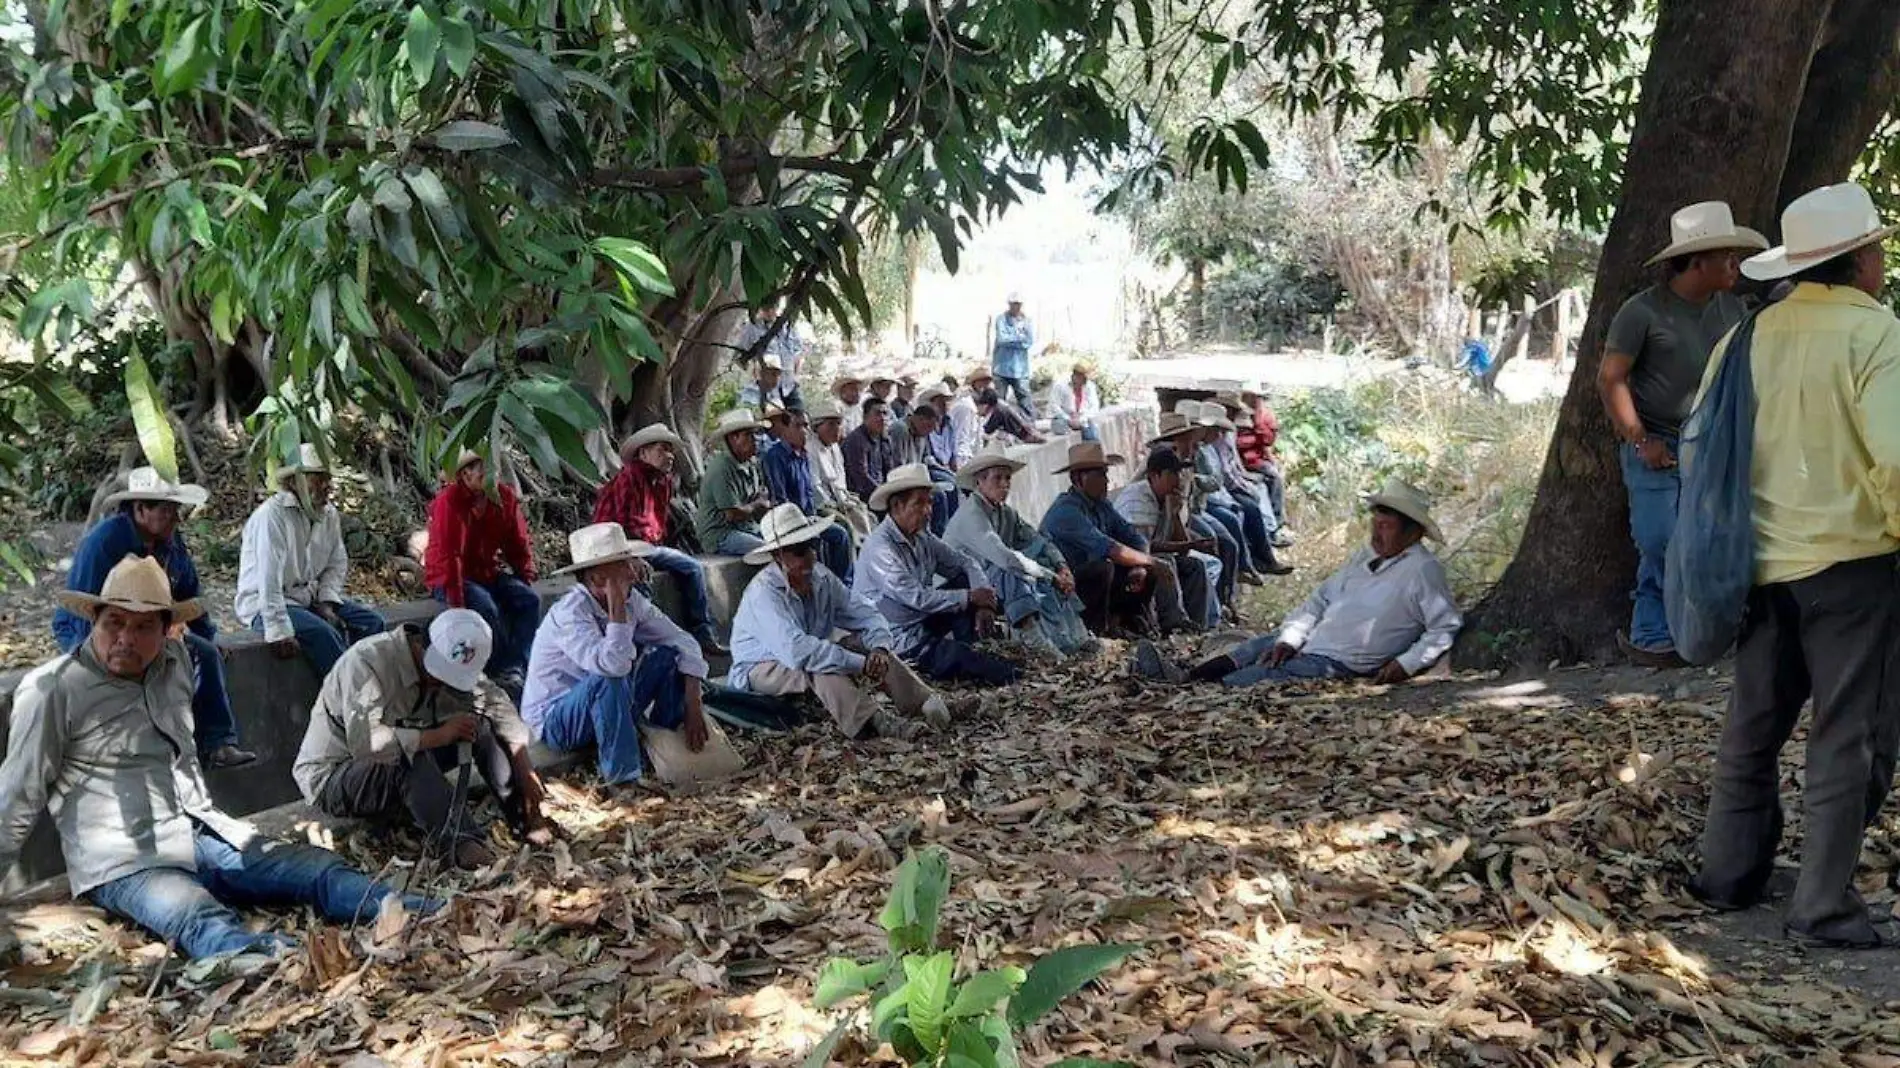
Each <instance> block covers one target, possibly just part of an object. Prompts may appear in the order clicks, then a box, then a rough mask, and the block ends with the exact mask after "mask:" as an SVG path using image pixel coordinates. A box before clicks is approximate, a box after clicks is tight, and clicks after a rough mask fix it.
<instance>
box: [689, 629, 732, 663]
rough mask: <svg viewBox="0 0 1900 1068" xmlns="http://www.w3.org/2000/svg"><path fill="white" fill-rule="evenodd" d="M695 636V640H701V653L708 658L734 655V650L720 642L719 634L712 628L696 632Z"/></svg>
mask: <svg viewBox="0 0 1900 1068" xmlns="http://www.w3.org/2000/svg"><path fill="white" fill-rule="evenodd" d="M693 638H694V640H695V641H697V642H699V653H700V655H701V656H703V657H705V658H706V659H708V660H711V659H713V658H715V657H721V656H731V655H732V650H731V649H728V648H726V647H725V646H723V645H721V644H719V637H718V635H715V634H714V633H713V632H712V631H711V630H705V631H701V632H699V633H697V634H694V635H693Z"/></svg>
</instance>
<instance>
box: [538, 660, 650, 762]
mask: <svg viewBox="0 0 1900 1068" xmlns="http://www.w3.org/2000/svg"><path fill="white" fill-rule="evenodd" d="M642 713H645V715H644V717H642ZM641 718H645V720H646V721H647V722H648V723H651V724H653V725H654V726H656V727H660V728H663V729H665V730H678V729H679V726H680V724H682V723H685V722H686V684H685V682H684V681H682V679H681V677H680V671H679V654H678V653H677V652H675V651H674V650H673V649H672V648H671V647H669V646H664V645H661V646H656V647H654V648H652V649H649V650H647V651H646V652H645V653H643V654H641V656H640V662H639V663H638V664H635V665H634V668H633V674H631V675H619V676H613V677H609V676H606V675H589V676H587V677H585V678H583V679H582V680H581V681H580V682H578V683H576V684H575V685H574V688H573V689H571V690H569V691H567V693H565V694H562V695H561V697H560V699H559V700H557V701H555V702H554V703H553V704H551V705H549V706H548V708H547V710H546V711H545V712H543V713H541V722H540V723H538V724H536V725H535V733H536V734H538V735H540V737H541V741H542V742H543V743H545V744H546V745H547V746H548V747H550V748H553V749H567V750H573V749H585V748H587V747H588V746H590V745H592V746H598V747H599V749H600V776H601V778H603V779H606V780H607V781H608V782H610V783H623V782H634V781H636V780H638V779H639V778H640V776H641V774H642V773H643V772H645V771H646V760H645V758H644V757H642V756H641V753H640V728H639V720H640V719H641Z"/></svg>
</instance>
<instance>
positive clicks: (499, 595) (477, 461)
mask: <svg viewBox="0 0 1900 1068" xmlns="http://www.w3.org/2000/svg"><path fill="white" fill-rule="evenodd" d="M487 477H488V472H487V468H486V467H485V466H484V464H483V463H482V458H481V457H480V456H478V455H476V454H475V453H473V452H464V453H462V456H461V459H460V460H459V461H458V462H457V463H456V465H455V474H454V476H453V477H452V478H451V479H450V481H449V483H448V485H446V486H443V487H442V492H440V493H438V494H436V495H435V501H434V502H433V503H431V504H430V505H429V551H428V553H427V554H425V558H424V560H423V568H422V570H423V581H424V582H426V583H427V584H428V587H429V592H430V593H432V594H434V595H435V599H436V600H438V601H441V602H443V603H444V604H446V605H448V606H449V607H450V608H472V609H474V610H475V612H476V613H477V614H478V615H480V616H481V617H482V618H483V619H485V620H487V621H488V628H489V630H490V631H492V632H493V633H494V635H495V652H494V655H493V656H491V657H490V658H489V661H488V669H487V670H488V677H489V678H491V679H494V680H495V684H496V685H498V686H500V687H501V688H502V689H503V690H506V691H508V694H509V696H510V697H513V698H514V699H515V700H517V701H519V700H520V697H521V686H522V682H523V681H524V679H525V677H526V672H527V668H528V650H529V649H530V648H532V647H533V646H534V631H535V628H536V627H537V626H539V625H540V622H541V597H540V595H539V594H536V593H535V592H534V587H532V586H530V585H529V583H531V582H533V581H534V577H535V576H534V548H533V546H532V545H530V544H529V542H528V520H527V517H525V516H524V515H522V513H521V498H520V497H519V496H518V495H517V494H516V493H515V491H514V489H513V488H511V487H509V486H506V485H500V484H497V485H496V486H495V493H496V496H495V497H492V498H491V497H490V496H489V495H488V486H487ZM504 564H506V565H507V567H508V568H509V569H510V570H511V571H512V572H513V574H510V573H509V572H508V571H504V570H502V566H503V565H504Z"/></svg>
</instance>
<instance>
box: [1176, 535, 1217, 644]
mask: <svg viewBox="0 0 1900 1068" xmlns="http://www.w3.org/2000/svg"><path fill="white" fill-rule="evenodd" d="M1174 567H1175V572H1176V574H1178V575H1179V576H1180V579H1181V604H1182V607H1184V608H1186V609H1187V614H1188V616H1189V618H1191V619H1193V620H1194V621H1195V622H1197V623H1199V624H1201V625H1202V626H1205V627H1218V626H1220V594H1219V592H1218V591H1219V590H1220V584H1221V574H1222V572H1224V571H1225V570H1226V569H1225V568H1223V567H1222V566H1221V562H1220V560H1219V559H1218V558H1216V557H1212V556H1209V555H1208V554H1206V553H1203V552H1189V553H1185V554H1183V555H1180V556H1176V557H1174Z"/></svg>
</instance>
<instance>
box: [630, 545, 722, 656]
mask: <svg viewBox="0 0 1900 1068" xmlns="http://www.w3.org/2000/svg"><path fill="white" fill-rule="evenodd" d="M646 561H647V563H649V564H652V565H653V570H655V571H658V572H660V573H662V574H666V575H672V576H673V577H674V578H675V579H677V580H678V581H679V588H680V615H682V616H684V617H685V618H684V619H682V620H680V625H681V626H683V627H685V628H686V629H687V631H689V632H690V633H692V634H695V635H699V636H701V637H704V636H706V635H708V634H710V633H711V630H712V615H711V612H710V610H709V609H708V608H707V607H706V569H705V568H704V567H701V566H700V564H699V561H698V560H695V559H693V557H691V556H689V555H688V554H686V553H683V552H680V551H679V550H678V549H669V548H667V547H665V546H658V547H656V548H655V549H654V550H653V552H652V553H651V554H649V555H648V556H647V558H646ZM647 596H648V598H649V599H651V596H652V594H651V590H648V591H647Z"/></svg>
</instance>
